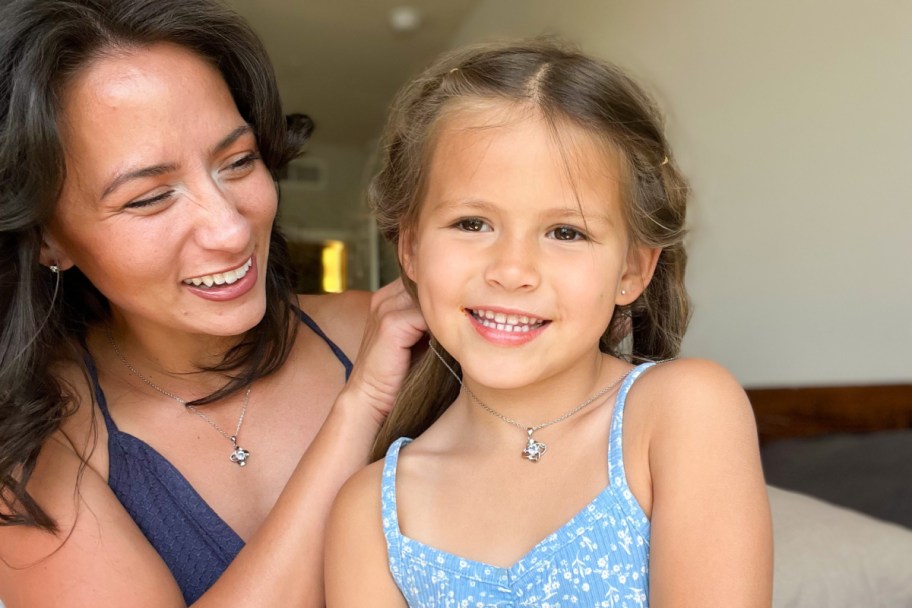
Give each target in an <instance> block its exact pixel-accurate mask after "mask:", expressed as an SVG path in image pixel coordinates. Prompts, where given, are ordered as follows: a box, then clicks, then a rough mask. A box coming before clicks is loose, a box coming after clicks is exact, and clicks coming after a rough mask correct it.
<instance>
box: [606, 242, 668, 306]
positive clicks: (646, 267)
mask: <svg viewBox="0 0 912 608" xmlns="http://www.w3.org/2000/svg"><path fill="white" fill-rule="evenodd" d="M661 253H662V249H661V248H659V247H646V246H639V247H631V248H630V250H629V251H628V252H627V264H626V268H625V270H624V274H622V275H621V280H620V282H619V283H618V287H617V294H616V295H615V304H617V305H618V306H626V305H628V304H630V303H632V302H633V301H634V300H636V299H637V298H638V297H640V294H642V293H643V292H644V291H646V286H647V285H649V281H651V280H652V275H653V274H654V273H655V268H656V264H657V263H658V261H659V254H661Z"/></svg>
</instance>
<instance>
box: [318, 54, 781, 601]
mask: <svg viewBox="0 0 912 608" xmlns="http://www.w3.org/2000/svg"><path fill="white" fill-rule="evenodd" d="M385 144H386V145H385V148H384V149H385V151H386V157H385V164H384V166H383V169H382V171H381V172H380V174H379V175H378V177H377V178H376V180H375V181H374V183H373V186H372V191H371V197H372V201H373V203H374V205H375V207H376V209H377V211H378V214H379V217H380V221H381V225H382V227H383V229H384V230H385V232H386V234H387V236H388V237H389V238H391V239H392V241H393V242H395V243H396V244H397V246H398V251H399V258H400V263H401V266H402V269H403V274H404V275H405V277H406V280H407V285H408V286H409V288H410V289H411V290H412V292H413V293H414V295H415V297H416V299H417V301H418V302H419V305H420V308H421V310H422V313H423V314H424V317H425V319H426V321H427V325H428V328H429V330H430V333H431V336H432V339H431V348H430V350H429V351H428V353H427V355H426V356H425V357H424V358H423V360H422V361H421V362H420V363H419V365H418V366H417V367H416V368H415V369H414V370H413V372H412V374H411V376H410V377H409V379H408V380H407V382H406V385H405V387H404V389H403V391H402V393H401V395H400V397H399V400H398V403H397V405H396V408H395V409H394V413H393V414H392V417H391V418H390V419H389V420H388V421H387V424H386V425H385V428H384V430H383V431H382V432H381V435H380V438H379V439H378V445H377V451H375V456H378V457H379V456H380V455H382V454H383V453H384V452H385V454H386V458H385V460H384V461H382V462H377V463H374V464H373V465H371V466H370V467H368V468H367V469H365V470H364V471H362V472H361V473H359V474H358V475H356V476H355V477H353V478H352V479H351V480H350V481H349V482H348V484H347V485H346V486H345V487H344V488H343V490H342V492H341V493H340V495H339V497H338V498H337V501H336V504H335V506H334V511H333V514H332V516H331V518H330V528H329V531H328V549H327V565H326V576H327V600H328V603H329V605H330V606H365V605H370V606H403V605H408V606H473V607H474V606H571V605H576V606H647V605H650V604H651V605H652V606H653V607H656V606H675V607H684V606H699V607H701V608H706V607H707V606H725V607H729V608H730V607H732V606H769V604H770V595H771V571H772V564H771V561H772V560H771V555H772V548H771V532H770V517H769V510H768V503H767V499H766V495H765V487H764V483H763V476H762V473H761V469H760V461H759V455H758V449H757V440H756V433H755V428H754V422H753V417H752V414H751V410H750V407H749V404H748V402H747V400H746V398H745V395H744V393H743V392H742V390H741V389H740V387H739V386H738V384H737V383H736V382H735V381H734V379H732V377H731V376H730V375H729V374H727V373H726V372H725V371H724V370H722V369H720V368H719V367H717V366H716V365H714V364H712V363H709V362H706V361H698V360H670V359H673V358H674V357H676V355H677V353H678V349H679V345H680V341H681V338H682V334H683V332H684V329H685V326H686V324H687V319H688V303H687V298H686V294H685V290H684V282H683V281H684V265H685V257H686V256H685V252H684V247H683V243H682V240H683V237H684V219H685V206H686V199H687V186H686V183H685V181H684V178H683V177H682V176H681V174H680V173H679V172H678V168H677V166H676V165H675V162H674V159H673V157H672V154H671V151H670V149H669V147H668V144H667V142H666V141H665V137H664V135H663V133H662V130H661V125H660V120H659V117H658V114H657V111H656V109H655V107H654V106H653V104H652V102H651V101H650V100H649V98H648V97H647V96H646V95H645V94H644V92H643V91H642V90H641V89H640V88H639V87H638V86H636V85H635V84H634V83H633V82H631V81H630V80H629V79H628V78H627V77H626V76H624V75H623V74H622V73H621V72H619V71H618V70H617V69H616V68H614V67H612V66H609V65H605V64H603V63H600V62H597V61H595V60H593V59H591V58H588V57H586V56H584V55H581V54H579V53H578V52H575V51H572V50H567V49H564V48H562V47H560V46H558V45H556V44H553V43H550V42H541V41H539V42H531V43H523V44H518V45H510V46H494V47H491V46H486V47H476V48H472V49H469V50H466V51H462V52H457V53H455V54H451V55H449V56H446V57H443V58H442V59H441V60H439V61H438V62H437V63H436V64H435V65H434V66H432V67H431V68H429V70H428V71H427V72H425V73H424V74H423V75H422V76H421V77H419V78H418V79H417V80H416V81H415V82H413V83H412V84H411V85H409V86H407V87H406V88H405V89H404V90H403V91H402V92H401V93H400V96H399V98H398V101H397V102H396V104H395V106H394V110H393V113H392V118H391V119H390V122H389V126H388V132H387V134H386V141H385ZM634 363H639V365H634ZM397 437H401V438H399V439H396V438H397ZM409 437H416V439H415V440H414V441H413V440H412V439H409ZM394 439H395V440H394Z"/></svg>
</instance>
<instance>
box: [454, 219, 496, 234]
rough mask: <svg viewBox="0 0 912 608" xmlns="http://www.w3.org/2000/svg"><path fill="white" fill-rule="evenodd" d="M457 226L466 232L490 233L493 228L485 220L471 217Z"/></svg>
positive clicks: (459, 222)
mask: <svg viewBox="0 0 912 608" xmlns="http://www.w3.org/2000/svg"><path fill="white" fill-rule="evenodd" d="M455 226H456V227H457V228H459V229H460V230H464V231H466V232H490V231H491V227H490V226H489V225H488V224H487V222H485V221H484V220H481V219H478V218H477V217H470V218H466V219H464V220H459V221H458V222H456V224H455Z"/></svg>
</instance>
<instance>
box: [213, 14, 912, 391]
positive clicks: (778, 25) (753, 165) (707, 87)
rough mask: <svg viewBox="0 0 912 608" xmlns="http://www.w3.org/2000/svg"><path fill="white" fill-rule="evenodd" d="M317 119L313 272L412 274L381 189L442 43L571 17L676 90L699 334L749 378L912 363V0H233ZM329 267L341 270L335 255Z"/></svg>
mask: <svg viewBox="0 0 912 608" xmlns="http://www.w3.org/2000/svg"><path fill="white" fill-rule="evenodd" d="M230 4H231V5H232V6H233V7H234V8H236V9H237V10H238V11H239V12H241V13H242V14H243V15H244V16H245V17H246V18H247V19H249V21H250V22H251V23H252V24H253V26H254V28H255V29H256V30H257V31H258V33H259V34H260V35H261V36H262V38H263V39H264V41H265V43H266V46H267V48H268V50H269V52H270V55H271V56H272V59H273V61H274V62H275V65H276V69H277V72H278V77H279V80H280V84H281V92H282V96H283V99H284V102H285V104H286V109H287V111H289V112H304V113H307V114H309V115H310V116H311V117H312V118H313V119H314V120H315V122H316V125H317V130H316V133H315V136H314V138H313V141H312V144H311V145H310V147H309V149H308V153H307V154H306V156H305V157H304V158H302V159H300V160H299V161H296V162H295V163H294V164H293V165H292V167H291V168H290V170H289V172H288V175H287V176H286V179H284V180H283V181H282V184H281V186H282V191H283V206H282V219H281V221H282V223H283V226H284V228H285V230H286V233H287V234H288V235H289V237H290V238H291V240H292V241H293V243H294V244H295V255H296V256H297V257H298V259H299V260H300V263H301V264H302V266H308V265H309V266H308V267H313V268H315V269H318V270H315V271H314V272H312V273H308V275H307V278H308V280H307V283H306V284H305V285H302V288H304V289H307V290H309V291H320V290H328V291H333V290H338V289H343V288H358V289H372V288H375V287H376V286H377V285H379V284H381V283H384V282H386V281H388V280H390V279H391V278H393V277H395V276H396V268H395V262H394V260H392V259H391V257H390V256H389V255H387V254H386V253H384V249H383V246H382V244H381V243H380V242H379V239H378V237H377V235H376V232H375V230H374V227H373V225H372V222H371V220H370V217H369V214H368V213H367V210H366V206H365V202H364V189H365V185H366V183H367V181H368V180H369V177H370V175H371V174H372V173H373V172H374V170H375V169H376V164H375V148H376V142H377V137H378V135H379V132H380V130H381V128H382V125H383V121H384V115H385V110H386V107H387V105H388V103H389V101H390V99H391V97H392V95H393V94H394V92H395V91H396V90H397V88H398V87H399V86H400V85H401V84H402V83H403V82H405V81H406V80H407V79H408V78H409V77H410V76H412V75H414V74H415V73H416V72H417V71H419V70H420V68H421V67H422V66H424V65H425V64H426V63H427V62H428V61H429V60H430V59H431V58H432V57H434V56H435V55H436V54H437V53H439V52H441V51H443V50H446V49H450V48H453V47H455V46H459V45H462V44H464V43H469V42H475V41H486V40H495V39H503V38H515V37H523V36H530V35H535V34H539V33H551V34H556V35H558V36H560V37H562V38H564V39H566V40H568V41H570V42H573V43H576V44H577V45H579V46H580V47H581V48H582V49H583V50H585V51H587V52H590V53H593V54H595V55H597V56H600V57H602V58H605V59H608V60H610V61H613V62H615V63H617V64H619V65H621V66H622V67H623V68H625V69H627V70H628V71H629V72H630V73H632V75H633V76H634V77H635V78H637V79H638V80H639V81H641V82H642V83H644V84H645V85H646V86H647V88H648V89H649V90H650V91H651V92H652V93H653V95H654V96H655V97H656V98H657V99H658V101H659V103H660V105H661V106H662V107H663V109H664V111H665V113H666V116H667V130H668V133H669V136H670V139H671V142H672V145H673V146H674V149H675V151H676V155H677V157H678V159H679V162H680V164H681V166H682V168H683V169H684V171H685V173H686V174H687V175H688V177H689V178H690V180H691V183H692V186H693V190H694V198H693V206H692V211H691V216H690V217H691V220H690V224H691V234H690V240H689V248H690V253H691V262H690V266H689V269H688V278H687V282H688V287H689V290H690V293H691V295H692V298H693V302H694V307H695V314H694V317H693V322H692V324H691V327H690V330H689V332H688V336H687V338H686V339H685V343H684V352H685V354H687V355H691V356H700V357H707V358H711V359H715V360H717V361H720V362H721V363H722V364H723V365H725V366H726V367H728V368H729V369H731V370H732V371H733V372H734V373H735V375H736V376H737V377H738V379H739V380H740V381H741V382H742V383H743V384H745V385H746V386H750V387H770V386H797V385H828V384H830V385H832V384H877V383H880V384H883V383H897V382H900V383H902V382H905V383H909V382H912V348H910V343H912V315H910V312H909V309H910V303H912V273H910V271H909V269H908V263H909V259H910V257H912V236H910V227H912V170H910V163H912V117H910V109H912V71H910V69H909V60H910V58H912V2H910V1H908V0H871V1H870V2H864V3H861V2H855V1H850V0H829V1H828V0H803V1H800V2H786V1H785V0H772V1H770V2H747V1H734V2H733V1H731V0H688V1H687V2H671V1H668V0H637V1H634V0H562V1H560V2H557V1H554V0H415V1H414V2H411V3H410V4H408V5H403V3H402V2H399V1H396V0H371V1H370V2H359V1H355V0H306V1H305V0H299V1H296V2H292V1H290V0H232V1H231V2H230ZM324 267H325V268H326V270H327V278H324V277H323V276H322V275H321V272H320V271H319V269H320V268H324Z"/></svg>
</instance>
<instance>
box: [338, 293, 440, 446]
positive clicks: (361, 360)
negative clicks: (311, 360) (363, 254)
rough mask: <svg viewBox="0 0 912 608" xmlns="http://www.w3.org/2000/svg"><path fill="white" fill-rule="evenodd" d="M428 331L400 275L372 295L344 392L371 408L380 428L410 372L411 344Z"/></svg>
mask: <svg viewBox="0 0 912 608" xmlns="http://www.w3.org/2000/svg"><path fill="white" fill-rule="evenodd" d="M426 331H427V325H426V324H425V322H424V317H422V316H421V311H420V310H419V309H418V305H417V304H416V303H415V301H414V300H413V299H412V296H411V295H409V293H408V292H407V291H406V290H405V287H404V286H403V284H402V280H401V279H396V280H395V281H393V282H392V283H390V284H389V285H386V286H385V287H382V288H381V289H379V290H377V291H376V292H375V293H374V294H373V295H372V296H371V302H370V317H369V318H368V321H367V324H366V326H365V328H364V338H363V339H362V341H361V348H360V349H359V351H358V357H357V359H356V361H355V367H354V369H353V370H352V374H351V377H350V378H349V381H348V384H347V385H346V387H345V389H344V390H343V391H342V395H345V397H346V399H345V400H346V401H347V400H348V398H349V397H350V398H351V402H352V403H357V404H359V405H358V407H359V408H368V409H369V411H370V413H371V416H372V419H373V421H374V422H375V423H376V426H377V428H379V426H380V425H381V424H382V423H383V421H384V420H385V419H386V416H387V415H388V414H389V413H390V411H391V410H392V408H393V403H395V401H396V396H397V395H398V393H399V389H400V388H401V386H402V381H403V380H404V379H405V375H406V374H407V373H408V369H409V364H410V362H411V358H412V347H413V346H414V345H415V344H416V343H417V342H418V341H419V340H420V339H421V337H422V336H423V335H424V333H425V332H426ZM340 397H341V395H340Z"/></svg>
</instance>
